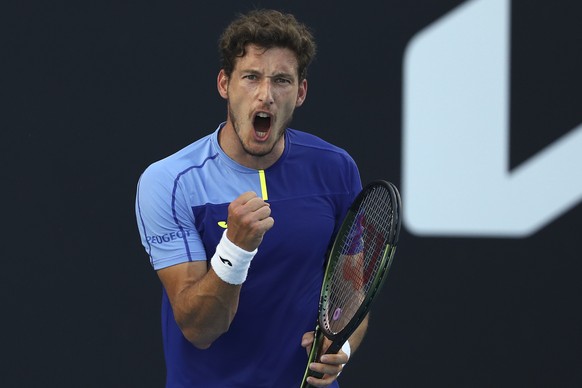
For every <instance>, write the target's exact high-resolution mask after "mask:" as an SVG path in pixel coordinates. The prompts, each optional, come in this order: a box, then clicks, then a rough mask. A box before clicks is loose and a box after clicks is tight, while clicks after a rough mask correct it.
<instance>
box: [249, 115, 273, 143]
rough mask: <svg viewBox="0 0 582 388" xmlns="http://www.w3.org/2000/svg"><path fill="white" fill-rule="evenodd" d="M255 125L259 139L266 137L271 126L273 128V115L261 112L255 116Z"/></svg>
mask: <svg viewBox="0 0 582 388" xmlns="http://www.w3.org/2000/svg"><path fill="white" fill-rule="evenodd" d="M253 125H254V127H255V134H256V135H257V137H258V138H259V139H265V138H266V137H267V135H268V133H269V128H271V116H269V115H268V114H267V113H264V112H259V113H257V115H256V116H255V120H254V122H253Z"/></svg>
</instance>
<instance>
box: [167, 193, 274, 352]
mask: <svg viewBox="0 0 582 388" xmlns="http://www.w3.org/2000/svg"><path fill="white" fill-rule="evenodd" d="M270 214H271V211H270V208H269V205H268V204H267V203H265V202H264V201H263V200H262V199H261V198H259V197H257V196H256V194H255V193H250V192H249V193H244V194H242V195H241V196H239V197H238V198H237V199H235V200H234V201H233V202H232V203H231V204H230V205H229V207H228V220H227V224H228V230H227V237H228V239H229V240H230V241H231V242H232V243H234V244H235V245H237V246H238V247H240V248H242V249H244V250H247V251H249V252H250V251H253V250H254V249H255V248H257V247H258V246H259V245H260V243H261V242H262V239H263V235H264V234H265V232H266V231H267V230H269V229H270V228H271V227H272V226H273V223H274V221H273V219H272V218H271V217H270ZM158 276H159V278H160V280H161V282H162V284H163V285H164V288H165V289H166V292H167V294H168V298H169V299H170V303H171V305H172V310H173V312H174V318H175V319H176V322H177V324H178V326H179V327H180V329H181V330H182V333H183V334H184V336H185V337H186V338H187V339H188V340H189V341H190V342H191V343H192V344H193V345H194V346H196V347H198V348H200V349H206V348H208V347H210V345H212V342H214V341H215V340H216V339H217V338H218V337H219V336H220V335H222V334H223V333H225V332H226V331H227V330H228V328H229V327H230V324H231V322H232V320H233V319H234V316H235V314H236V311H237V308H238V300H239V296H240V289H241V285H240V284H238V285H233V284H229V283H227V282H225V281H223V280H222V279H221V278H220V277H218V275H217V274H216V273H215V272H214V270H213V269H212V267H210V268H209V267H208V264H207V262H206V261H196V262H189V263H183V264H179V265H175V266H172V267H168V268H164V269H161V270H159V271H158Z"/></svg>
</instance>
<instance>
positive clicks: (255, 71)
mask: <svg viewBox="0 0 582 388" xmlns="http://www.w3.org/2000/svg"><path fill="white" fill-rule="evenodd" d="M241 73H247V74H254V75H261V76H264V77H266V78H279V77H282V78H291V79H295V76H294V75H293V74H291V73H286V72H284V71H282V72H279V73H275V74H273V75H264V74H263V73H261V72H260V71H258V70H253V69H247V70H241Z"/></svg>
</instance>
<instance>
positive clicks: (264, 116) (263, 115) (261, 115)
mask: <svg viewBox="0 0 582 388" xmlns="http://www.w3.org/2000/svg"><path fill="white" fill-rule="evenodd" d="M257 116H259V117H260V118H262V119H266V118H267V117H269V115H268V114H266V113H264V112H259V113H258V114H257Z"/></svg>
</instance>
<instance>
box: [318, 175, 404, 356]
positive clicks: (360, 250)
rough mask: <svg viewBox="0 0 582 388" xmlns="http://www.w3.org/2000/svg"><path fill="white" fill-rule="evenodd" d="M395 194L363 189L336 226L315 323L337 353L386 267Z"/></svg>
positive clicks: (380, 185) (396, 230) (396, 210)
mask: <svg viewBox="0 0 582 388" xmlns="http://www.w3.org/2000/svg"><path fill="white" fill-rule="evenodd" d="M400 213H401V199H400V194H399V192H398V190H397V188H396V186H394V185H393V184H392V183H390V182H387V181H384V180H376V181H373V182H371V183H369V184H368V185H366V187H364V188H363V189H362V191H361V192H360V194H359V195H358V196H357V197H356V199H355V200H354V202H353V203H352V205H351V206H350V208H349V209H348V212H347V214H346V216H345V218H344V221H343V222H342V225H341V227H340V229H339V231H338V234H337V236H336V239H335V241H334V244H333V247H332V249H331V251H330V254H329V259H328V265H327V268H326V272H325V275H324V281H323V285H322V289H321V296H320V304H319V316H318V323H319V327H320V330H321V331H322V333H323V334H324V335H325V336H326V337H327V338H329V339H330V340H332V341H333V345H332V346H333V348H332V346H330V349H328V351H327V352H328V353H337V351H338V350H339V349H340V348H341V346H342V345H343V343H344V342H345V341H346V340H347V339H348V337H349V336H350V335H351V334H352V333H353V332H354V330H355V329H356V328H357V327H358V326H359V325H360V323H361V322H362V320H363V319H364V318H365V316H366V314H367V313H368V311H369V309H370V306H371V303H372V301H373V300H374V298H375V296H376V294H377V293H378V291H379V290H380V288H381V287H382V285H383V282H384V280H385V279H386V275H387V273H388V271H389V269H390V266H391V264H392V260H393V258H394V253H395V251H396V246H397V244H398V237H399V234H400V226H401V216H400Z"/></svg>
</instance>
